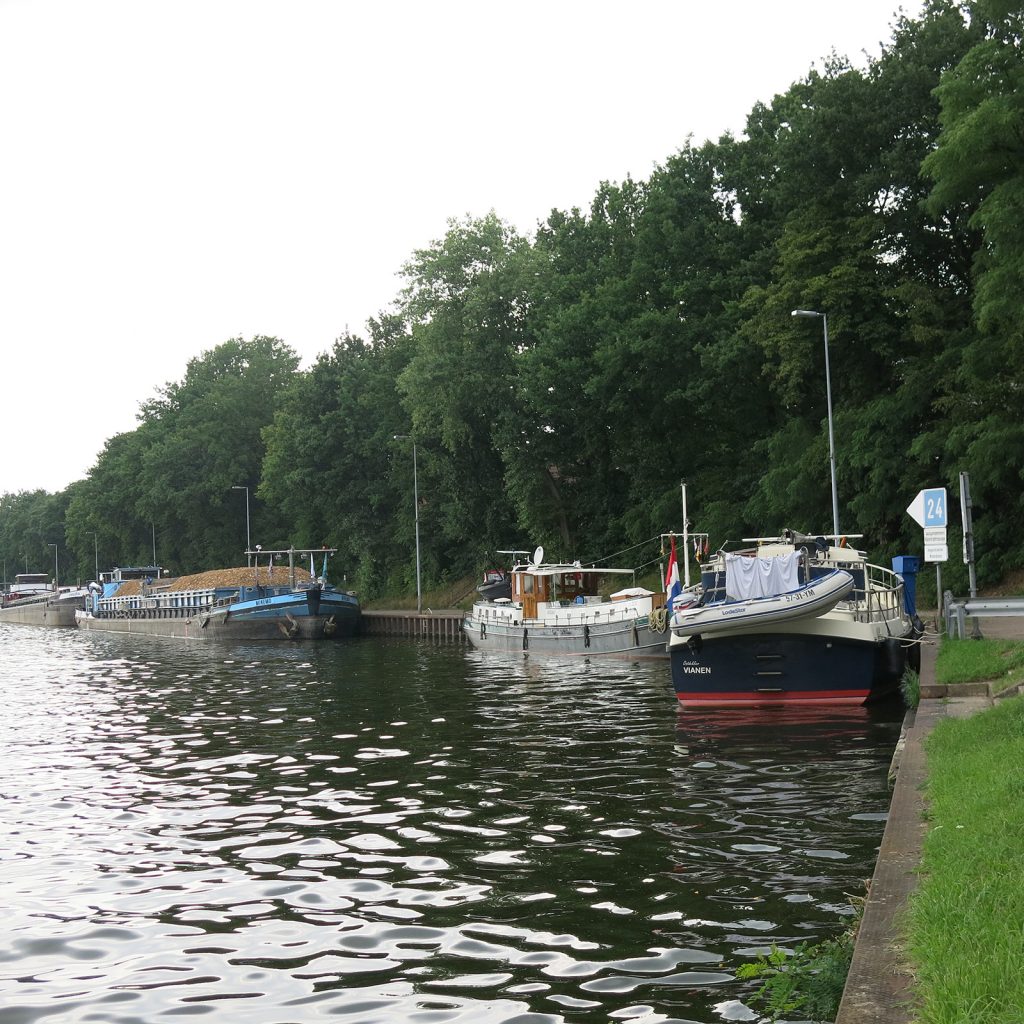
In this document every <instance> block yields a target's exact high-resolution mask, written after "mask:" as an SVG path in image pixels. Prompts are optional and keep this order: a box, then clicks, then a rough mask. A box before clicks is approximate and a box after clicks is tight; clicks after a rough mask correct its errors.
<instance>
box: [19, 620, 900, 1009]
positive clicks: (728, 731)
mask: <svg viewBox="0 0 1024 1024" xmlns="http://www.w3.org/2000/svg"><path fill="white" fill-rule="evenodd" d="M668 674H669V673H668V666H667V664H665V663H661V664H658V663H642V664H641V663H635V664H630V663H627V662H617V661H595V662H576V661H561V662H557V661H551V662H547V663H541V662H537V661H535V660H530V661H524V660H521V659H515V658H506V657H503V656H494V655H485V654H480V653H478V652H474V651H471V650H468V649H466V648H462V647H458V646H433V645H428V644H424V643H418V642H414V641H409V640H385V639H378V638H364V639H360V640H355V641H353V642H351V643H341V644H336V645H329V646H327V645H325V646H315V645H294V646H270V645H265V646H258V647H257V646H237V647H235V646H219V647H218V646H211V645H198V644H188V643H186V642H181V641H161V640H156V639H152V638H145V637H141V638H134V637H120V636H105V635H103V634H96V633H88V634H79V633H77V632H75V631H73V630H68V631H61V630H41V629H33V628H32V627H25V626H13V625H0V700H2V706H3V715H2V716H0V754H2V762H0V763H2V765H3V774H2V777H0V906H2V909H3V914H4V917H5V920H4V927H3V930H2V938H0V1021H3V1024H21V1022H25V1021H47V1022H54V1021H59V1022H78V1021H81V1022H86V1021H89V1022H93V1021H98V1022H123V1024H129V1022H131V1024H154V1022H159V1021H172V1020H183V1019H185V1020H187V1019H197V1018H198V1019H203V1018H205V1019H207V1020H210V1021H216V1022H218V1024H220V1022H233V1021H252V1022H259V1024H290V1022H306V1021H320V1020H331V1021H353V1022H358V1024H374V1022H381V1024H402V1022H417V1024H419V1022H422V1024H441V1022H473V1024H477V1022H479V1024H491V1022H495V1024H496V1022H512V1021H515V1022H521V1024H527V1022H537V1024H557V1022H575V1021H603V1020H608V1021H643V1022H655V1021H699V1022H720V1021H743V1020H755V1019H756V1014H754V1013H753V1012H752V1011H751V1010H750V1009H749V1008H748V1006H747V1003H746V1002H745V999H749V995H750V992H751V987H752V983H750V982H739V981H737V980H736V979H735V971H736V969H737V967H739V965H741V964H744V963H747V962H749V961H750V960H751V958H753V957H755V956H756V955H757V954H759V953H762V952H765V951H767V950H768V949H769V948H770V946H771V944H772V943H775V944H778V945H779V946H782V947H785V948H790V949H791V948H792V947H793V946H795V945H796V944H797V943H799V942H803V941H807V940H818V939H823V938H827V937H831V936H834V935H836V934H838V933H839V932H840V931H842V930H843V928H844V927H845V926H846V924H847V923H848V915H849V914H850V906H849V902H848V899H847V894H852V895H858V894H862V893H863V890H864V880H865V879H867V878H868V877H870V874H871V871H872V868H873V863H874V858H875V853H876V850H877V847H878V844H879V841H880V839H881V834H882V830H883V827H884V821H885V812H886V808H887V806H888V792H887V785H886V772H887V768H888V765H889V761H890V757H891V754H892V750H893V747H894V744H895V742H896V739H897V736H898V733H899V722H900V719H901V712H900V711H899V710H898V709H888V710H886V711H884V712H881V713H879V712H870V713H869V712H868V711H865V710H864V709H860V708H857V709H851V710H847V711H845V712H842V711H838V710H837V711H834V712H832V713H829V714H821V713H815V714H812V713H805V714H803V715H798V714H795V713H793V712H789V713H785V712H783V713H778V714H768V713H763V712H762V713H749V712H744V711H740V710H734V711H732V712H721V713H710V712H706V713H681V712H679V711H678V710H677V709H676V707H675V705H674V698H673V696H672V693H671V688H670V683H669V679H668Z"/></svg>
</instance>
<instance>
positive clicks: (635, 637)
mask: <svg viewBox="0 0 1024 1024" xmlns="http://www.w3.org/2000/svg"><path fill="white" fill-rule="evenodd" d="M633 646H634V647H639V646H640V634H639V633H638V632H637V629H636V623H635V622H634V623H633Z"/></svg>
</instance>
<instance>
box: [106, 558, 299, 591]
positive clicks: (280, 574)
mask: <svg viewBox="0 0 1024 1024" xmlns="http://www.w3.org/2000/svg"><path fill="white" fill-rule="evenodd" d="M310 579H312V576H310V574H309V572H308V571H307V570H305V569H301V568H299V566H296V567H295V582H296V583H303V582H306V581H307V580H310ZM258 580H259V584H260V586H267V585H268V584H272V585H273V586H276V587H286V586H288V583H289V582H290V575H289V572H288V566H286V565H275V566H274V567H273V569H268V568H267V567H266V566H265V565H261V566H260V568H259V576H258ZM256 582H257V573H256V570H255V569H254V568H251V567H249V566H245V565H243V566H241V567H239V568H238V569H209V570H208V571H207V572H196V573H193V574H192V575H191V576H179V577H178V578H177V579H173V580H172V579H163V580H160V582H159V584H154V585H153V586H152V587H151V588H150V591H151V592H154V591H157V590H159V591H160V592H161V593H167V591H169V590H210V589H211V588H214V587H243V586H245V587H251V586H254V585H255V584H256ZM141 593H142V580H125V582H124V583H122V584H121V586H120V587H118V589H117V593H116V595H115V596H116V597H131V596H132V595H133V594H141Z"/></svg>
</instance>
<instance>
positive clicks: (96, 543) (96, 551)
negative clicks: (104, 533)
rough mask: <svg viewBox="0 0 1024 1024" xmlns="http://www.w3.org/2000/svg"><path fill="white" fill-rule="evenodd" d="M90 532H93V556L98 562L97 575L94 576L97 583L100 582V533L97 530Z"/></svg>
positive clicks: (96, 565)
mask: <svg viewBox="0 0 1024 1024" xmlns="http://www.w3.org/2000/svg"><path fill="white" fill-rule="evenodd" d="M90 532H91V533H92V553H93V557H94V558H95V560H96V564H95V572H96V575H95V576H94V577H93V579H94V580H95V581H96V582H97V583H99V581H100V535H99V534H98V533H97V532H96V531H95V530H92V531H90Z"/></svg>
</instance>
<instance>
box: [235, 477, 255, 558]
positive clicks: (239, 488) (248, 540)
mask: <svg viewBox="0 0 1024 1024" xmlns="http://www.w3.org/2000/svg"><path fill="white" fill-rule="evenodd" d="M231 490H233V491H245V564H246V565H252V556H251V555H250V554H249V552H250V551H251V550H252V540H251V538H250V534H249V488H248V487H243V486H242V485H241V484H235V485H234V486H233V487H232V488H231Z"/></svg>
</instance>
